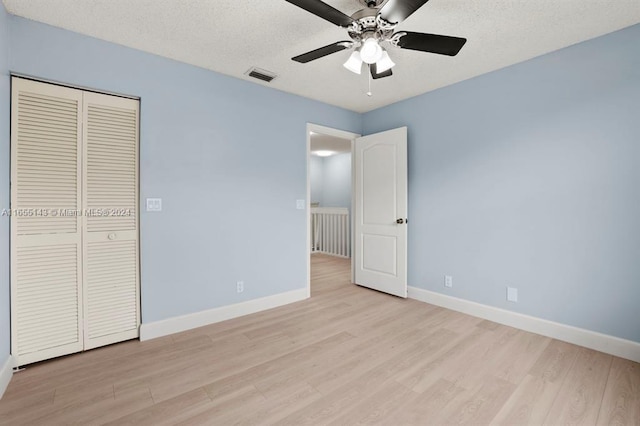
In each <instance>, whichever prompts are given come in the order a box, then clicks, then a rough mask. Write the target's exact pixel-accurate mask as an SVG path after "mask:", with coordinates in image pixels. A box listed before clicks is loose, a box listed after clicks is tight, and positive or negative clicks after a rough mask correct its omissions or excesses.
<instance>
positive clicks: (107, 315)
mask: <svg viewBox="0 0 640 426" xmlns="http://www.w3.org/2000/svg"><path fill="white" fill-rule="evenodd" d="M83 109H84V111H83V116H84V123H85V124H84V164H83V175H84V177H85V186H84V188H85V189H84V195H85V196H84V205H83V207H84V209H85V212H86V214H85V216H84V226H85V234H84V280H83V281H84V347H85V349H91V348H95V347H98V346H103V345H108V344H111V343H115V342H119V341H123V340H128V339H133V338H136V337H138V336H139V331H138V330H139V325H140V310H139V306H140V294H139V288H140V287H139V281H140V278H139V262H138V219H137V218H138V214H137V212H138V178H137V177H138V114H139V102H138V101H137V100H133V99H126V98H119V97H115V96H108V95H102V94H98V93H88V92H85V94H84V108H83Z"/></svg>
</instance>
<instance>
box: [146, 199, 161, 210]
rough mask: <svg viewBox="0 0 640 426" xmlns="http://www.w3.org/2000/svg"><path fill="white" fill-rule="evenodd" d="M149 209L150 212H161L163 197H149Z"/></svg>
mask: <svg viewBox="0 0 640 426" xmlns="http://www.w3.org/2000/svg"><path fill="white" fill-rule="evenodd" d="M147 211H148V212H161V211H162V198H147Z"/></svg>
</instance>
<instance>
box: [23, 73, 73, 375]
mask: <svg viewBox="0 0 640 426" xmlns="http://www.w3.org/2000/svg"><path fill="white" fill-rule="evenodd" d="M81 104H82V91H79V90H74V89H69V88H63V87H57V86H52V85H49V84H43V83H36V82H33V81H29V80H23V79H17V78H14V79H13V80H12V111H11V113H12V118H11V126H12V132H11V208H12V217H11V238H12V240H11V306H12V307H11V340H12V349H11V352H12V354H13V356H14V358H15V362H16V365H24V364H29V363H32V362H36V361H41V360H44V359H48V358H53V357H56V356H60V355H65V354H69V353H73V352H78V351H81V350H82V348H83V334H82V315H83V313H82V282H81V279H82V262H81V258H82V226H81V218H80V216H79V215H78V214H77V212H78V211H79V210H80V208H81V188H82V186H81V179H80V178H79V176H80V170H81V159H82V158H81V157H82V155H81V152H80V147H81V143H80V138H81V129H82V127H81V121H82V106H81Z"/></svg>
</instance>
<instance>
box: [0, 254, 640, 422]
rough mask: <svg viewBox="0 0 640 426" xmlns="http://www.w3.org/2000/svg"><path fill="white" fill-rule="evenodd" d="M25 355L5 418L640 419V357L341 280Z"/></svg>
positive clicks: (322, 267)
mask: <svg viewBox="0 0 640 426" xmlns="http://www.w3.org/2000/svg"><path fill="white" fill-rule="evenodd" d="M312 282H313V285H312V290H313V291H312V294H313V296H312V298H311V299H309V300H306V301H303V302H299V303H295V304H292V305H288V306H285V307H281V308H277V309H272V310H269V311H265V312H261V313H258V314H254V315H250V316H246V317H242V318H237V319H234V320H230V321H226V322H223V323H219V324H214V325H211V326H207V327H203V328H199V329H196V330H191V331H188V332H184V333H180V334H175V335H173V336H168V337H164V338H160V339H156V340H152V341H148V342H143V343H141V342H138V341H130V342H125V343H121V344H118V345H113V346H109V347H105V348H101V349H96V350H93V351H89V352H86V353H82V354H78V355H73V356H69V357H64V358H60V359H56V360H52V361H48V362H44V363H40V364H38V365H34V366H31V367H29V368H27V369H26V370H25V371H22V372H20V373H17V374H15V375H14V378H13V380H12V382H11V384H10V385H9V388H8V389H7V392H6V394H5V396H4V398H3V399H2V400H0V424H3V425H5V424H6V425H20V424H43V425H57V424H104V423H112V424H122V425H128V424H130V425H140V424H150V425H151V424H153V425H160V424H171V425H173V424H186V425H200V424H212V425H230V424H243V425H244V424H265V425H268V424H282V425H285V424H287V425H301V424H336V425H351V424H382V425H427V424H434V425H438V424H477V425H480V424H489V423H491V424H512V425H524V424H535V425H539V424H552V425H555V424H558V425H560V424H569V423H572V424H581V425H600V424H628V425H631V424H636V425H638V424H640V364H637V363H634V362H631V361H626V360H623V359H620V358H616V357H613V356H610V355H606V354H603V353H600V352H595V351H592V350H589V349H585V348H581V347H579V346H575V345H571V344H568V343H563V342H560V341H557V340H553V339H550V338H547V337H542V336H538V335H535V334H532V333H527V332H524V331H519V330H516V329H514V328H510V327H506V326H503V325H499V324H496V323H492V322H489V321H484V320H481V319H478V318H474V317H470V316H467V315H463V314H460V313H456V312H453V311H449V310H446V309H442V308H439V307H435V306H431V305H427V304H424V303H421V302H417V301H414V300H403V299H399V298H396V297H393V296H388V295H385V294H381V293H378V292H375V291H371V290H367V289H364V288H360V287H357V286H354V285H351V284H350V283H349V263H348V261H346V260H343V259H337V258H332V257H328V256H323V255H314V256H313V260H312Z"/></svg>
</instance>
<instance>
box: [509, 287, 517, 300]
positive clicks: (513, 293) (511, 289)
mask: <svg viewBox="0 0 640 426" xmlns="http://www.w3.org/2000/svg"><path fill="white" fill-rule="evenodd" d="M507 301H508V302H517V301H518V289H517V288H514V287H507Z"/></svg>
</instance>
